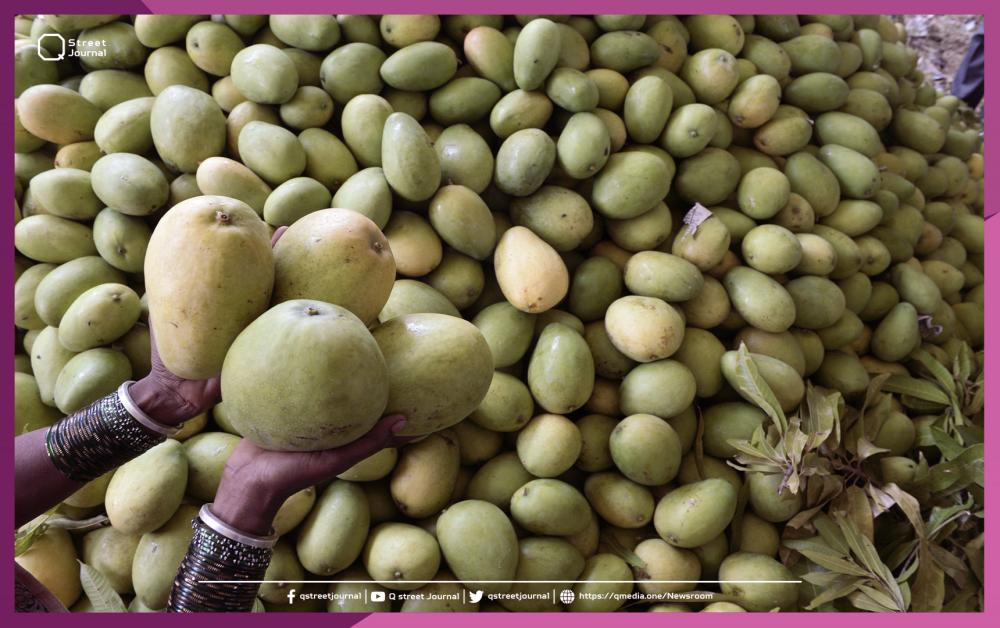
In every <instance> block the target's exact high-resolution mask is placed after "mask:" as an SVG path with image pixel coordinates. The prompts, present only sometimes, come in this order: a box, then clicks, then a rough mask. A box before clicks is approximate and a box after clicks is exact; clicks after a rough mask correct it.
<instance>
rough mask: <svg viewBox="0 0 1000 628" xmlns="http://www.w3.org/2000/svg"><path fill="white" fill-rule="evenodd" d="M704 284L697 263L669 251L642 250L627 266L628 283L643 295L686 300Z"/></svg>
mask: <svg viewBox="0 0 1000 628" xmlns="http://www.w3.org/2000/svg"><path fill="white" fill-rule="evenodd" d="M704 283H705V280H704V277H703V275H702V274H701V272H700V270H699V269H698V267H697V266H695V265H694V264H692V263H691V262H689V261H687V260H685V259H683V258H681V257H678V256H676V255H671V254H670V253H662V252H660V251H640V252H639V253H636V254H635V255H633V256H632V257H630V258H629V261H628V263H627V264H626V265H625V285H627V286H628V289H629V291H630V292H632V293H633V294H636V295H640V296H647V297H656V298H658V299H663V300H664V301H667V302H677V301H687V300H688V299H691V298H693V297H694V296H695V295H697V294H698V293H699V292H700V291H701V289H702V287H703V286H704Z"/></svg>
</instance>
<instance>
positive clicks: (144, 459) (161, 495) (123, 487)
mask: <svg viewBox="0 0 1000 628" xmlns="http://www.w3.org/2000/svg"><path fill="white" fill-rule="evenodd" d="M233 438H234V439H235V438H236V437H235V436H234V437H233ZM187 482H188V460H187V456H186V455H185V448H184V447H183V446H182V445H181V444H180V443H179V442H177V441H176V440H173V439H167V440H165V441H164V442H162V443H161V444H159V445H156V446H155V447H153V448H152V449H149V450H148V451H146V453H144V454H142V455H140V456H139V457H137V458H134V459H132V460H131V461H129V462H127V463H125V464H124V465H122V466H121V467H119V468H118V470H116V471H115V472H114V475H113V476H112V477H111V482H110V483H109V484H108V490H107V492H106V493H105V495H104V506H105V508H106V509H107V512H108V518H109V519H110V520H111V525H112V527H114V529H116V530H118V531H119V532H121V533H123V534H146V533H147V532H152V531H153V530H156V529H157V528H160V527H161V526H163V525H165V524H167V522H168V521H169V520H170V518H171V517H173V516H174V513H175V512H177V511H178V508H179V507H180V505H181V501H182V500H183V499H184V488H185V486H187Z"/></svg>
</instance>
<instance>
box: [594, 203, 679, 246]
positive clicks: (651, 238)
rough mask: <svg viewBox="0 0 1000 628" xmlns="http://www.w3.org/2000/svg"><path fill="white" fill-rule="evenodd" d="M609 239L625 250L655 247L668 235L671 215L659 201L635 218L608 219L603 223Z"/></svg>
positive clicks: (671, 220)
mask: <svg viewBox="0 0 1000 628" xmlns="http://www.w3.org/2000/svg"><path fill="white" fill-rule="evenodd" d="M605 228H606V229H607V232H608V235H609V236H610V237H611V240H612V241H613V242H614V243H615V244H617V245H618V246H620V247H622V248H623V249H625V250H627V251H645V250H650V249H655V248H657V247H658V246H660V245H661V244H663V243H664V242H666V240H667V238H669V237H670V234H671V230H672V228H673V216H672V215H671V213H670V208H669V207H667V204H666V203H663V202H659V203H657V204H656V205H654V206H653V208H652V209H650V210H649V211H647V212H645V213H643V214H639V215H638V216H636V217H635V218H625V219H623V220H617V219H608V220H607V222H606V223H605Z"/></svg>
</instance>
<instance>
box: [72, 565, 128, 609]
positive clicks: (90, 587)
mask: <svg viewBox="0 0 1000 628" xmlns="http://www.w3.org/2000/svg"><path fill="white" fill-rule="evenodd" d="M76 562H78V563H80V584H81V585H82V586H83V591H84V593H86V594H87V599H88V600H90V604H91V606H93V607H94V611H95V612H97V613H124V612H126V611H127V610H128V609H127V608H125V603H124V602H122V599H121V597H119V596H118V593H116V592H115V589H114V587H112V586H111V583H110V582H108V579H107V578H106V577H105V576H104V574H102V573H101V572H100V571H98V570H96V569H94V568H93V567H91V566H90V565H88V564H87V563H85V562H83V561H80V560H78V561H76Z"/></svg>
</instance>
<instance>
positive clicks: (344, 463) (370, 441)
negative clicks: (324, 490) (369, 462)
mask: <svg viewBox="0 0 1000 628" xmlns="http://www.w3.org/2000/svg"><path fill="white" fill-rule="evenodd" d="M404 425H406V417H404V416H403V415H401V414H394V415H390V416H387V417H383V418H382V419H381V420H379V422H378V423H376V424H375V427H373V428H372V429H371V431H369V432H368V433H367V434H365V435H364V436H362V437H361V438H359V439H358V440H356V441H354V442H352V443H348V444H346V445H344V446H343V447H337V448H335V449H328V450H326V451H323V452H318V453H319V456H318V462H319V464H320V465H321V466H323V467H325V470H326V471H327V472H328V473H327V474H328V475H336V474H338V473H341V472H343V471H345V470H347V469H349V468H350V467H352V466H354V465H355V464H356V463H358V462H361V461H362V460H364V459H365V458H367V457H368V456H370V455H372V454H374V453H375V452H377V451H379V450H381V449H383V448H385V447H386V445H388V444H389V442H390V441H391V440H392V438H393V434H394V432H395V431H398V430H400V429H402V428H403V426H404Z"/></svg>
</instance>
